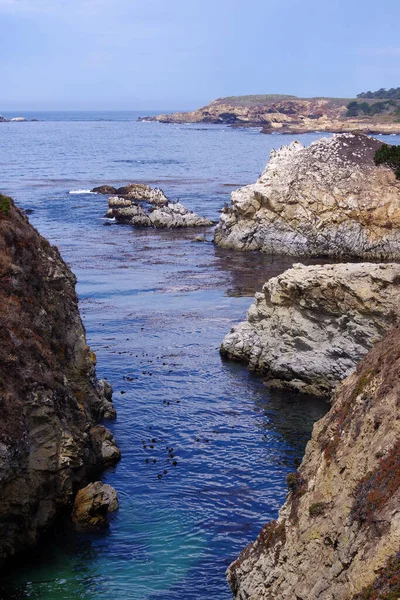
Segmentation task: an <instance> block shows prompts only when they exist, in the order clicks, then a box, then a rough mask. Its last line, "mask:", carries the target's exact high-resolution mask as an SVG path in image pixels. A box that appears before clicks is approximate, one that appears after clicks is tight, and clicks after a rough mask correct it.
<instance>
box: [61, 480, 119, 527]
mask: <svg viewBox="0 0 400 600" xmlns="http://www.w3.org/2000/svg"><path fill="white" fill-rule="evenodd" d="M117 509H118V494H117V492H116V491H115V490H114V488H112V487H111V486H110V485H107V484H105V483H102V482H101V481H95V482H94V483H90V484H89V485H87V486H86V487H84V488H82V489H81V490H79V492H78V493H77V495H76V498H75V502H74V510H73V513H72V520H73V522H74V524H75V527H76V528H77V529H79V530H80V531H93V530H96V529H100V528H102V527H106V526H107V525H108V515H109V513H112V512H114V511H116V510H117Z"/></svg>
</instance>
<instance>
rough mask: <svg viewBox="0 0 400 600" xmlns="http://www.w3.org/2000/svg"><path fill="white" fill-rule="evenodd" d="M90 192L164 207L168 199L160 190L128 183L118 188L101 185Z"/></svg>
mask: <svg viewBox="0 0 400 600" xmlns="http://www.w3.org/2000/svg"><path fill="white" fill-rule="evenodd" d="M92 192H95V193H97V194H106V195H108V196H109V195H115V196H117V197H119V198H123V199H125V200H131V201H134V202H148V203H149V204H155V205H156V206H166V205H167V204H168V198H167V196H166V195H165V194H164V192H163V191H162V190H161V189H160V188H151V187H150V186H148V185H144V184H143V183H130V184H129V185H125V186H123V187H120V188H114V187H112V186H111V185H101V186H100V187H95V188H93V189H92Z"/></svg>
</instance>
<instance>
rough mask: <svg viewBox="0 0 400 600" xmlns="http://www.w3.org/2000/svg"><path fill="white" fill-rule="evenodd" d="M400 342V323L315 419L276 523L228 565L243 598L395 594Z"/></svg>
mask: <svg viewBox="0 0 400 600" xmlns="http://www.w3.org/2000/svg"><path fill="white" fill-rule="evenodd" d="M399 349H400V329H399V328H398V327H396V328H394V329H391V330H390V331H389V332H388V334H387V336H386V337H385V338H384V339H383V340H382V341H381V342H378V344H377V345H376V346H375V347H374V348H373V349H372V350H371V351H370V352H369V353H368V354H367V355H366V357H365V358H364V359H363V361H362V362H361V363H360V364H359V366H358V367H357V371H356V373H354V374H353V375H351V376H350V377H349V378H348V379H346V380H345V382H344V383H343V385H342V386H341V387H340V388H339V390H338V392H337V394H336V396H335V398H334V401H333V406H332V408H331V410H330V412H329V413H328V414H327V415H326V417H324V418H323V419H321V420H320V421H318V422H317V423H316V424H315V426H314V430H313V434H312V439H311V441H310V442H309V443H308V445H307V449H306V453H305V457H304V459H303V461H302V464H301V465H300V467H299V470H298V471H297V472H295V473H292V474H290V475H289V476H288V478H287V482H288V496H287V500H286V503H285V505H284V506H283V507H282V509H281V510H280V512H279V517H278V519H277V521H272V522H270V523H268V524H267V525H265V527H264V528H263V529H262V531H261V532H260V535H259V536H258V538H257V540H256V541H255V542H254V543H252V544H250V545H249V546H248V547H247V548H246V549H244V550H243V552H242V553H241V554H240V556H239V557H238V559H237V560H236V561H234V562H233V563H232V564H231V565H230V567H229V569H228V573H227V574H228V581H229V584H230V586H231V589H232V591H233V593H234V597H235V598H237V599H238V600H244V599H245V598H246V599H247V600H269V599H270V598H282V600H289V599H292V598H297V599H299V600H366V599H368V598H373V599H374V600H377V599H379V598H381V599H383V598H397V596H398V589H399V588H398V575H399V569H400V560H399V544H400V496H399V494H400V478H399V472H400V471H399V468H400V466H399V440H400V428H399V419H398V390H399V372H400V371H399V366H400V365H399V360H400V358H399Z"/></svg>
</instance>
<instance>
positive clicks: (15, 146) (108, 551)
mask: <svg viewBox="0 0 400 600" xmlns="http://www.w3.org/2000/svg"><path fill="white" fill-rule="evenodd" d="M26 116H29V117H37V118H40V119H41V121H39V122H33V123H3V124H0V139H1V144H0V167H1V172H2V186H1V188H2V189H1V191H3V192H5V193H9V194H11V195H12V196H14V197H15V199H16V200H17V202H18V203H19V205H20V206H22V207H23V208H25V209H29V210H30V211H32V213H31V214H30V220H31V222H32V223H33V224H34V225H35V226H36V227H37V228H38V229H39V231H40V232H41V233H42V234H43V235H45V236H46V237H48V238H49V239H50V240H51V242H52V243H53V244H56V245H58V246H59V248H60V250H61V253H62V255H63V257H64V259H65V260H66V261H67V262H68V264H69V265H70V266H71V267H72V269H73V270H74V272H75V273H76V274H77V276H78V288H77V289H78V293H79V298H80V309H81V313H82V317H83V320H84V323H85V326H86V329H87V338H88V343H89V344H90V346H91V347H92V349H93V350H95V351H96V353H97V358H98V367H97V370H98V375H99V376H101V377H104V376H105V377H107V378H108V379H109V380H110V381H111V383H112V384H113V386H114V390H115V393H114V401H115V405H116V408H117V411H118V418H117V420H116V421H115V422H114V423H111V424H110V427H111V429H112V430H113V432H114V434H115V437H116V438H117V440H118V443H119V445H120V448H121V451H122V461H121V463H120V464H119V465H118V466H117V467H116V468H115V469H114V470H112V471H109V472H106V473H105V474H104V477H103V480H104V481H106V482H107V483H110V484H111V485H113V486H114V487H115V488H116V489H117V490H118V492H119V496H120V509H119V511H118V512H117V514H116V515H115V517H114V518H113V519H112V521H111V524H110V528H109V530H108V531H106V532H103V533H100V534H96V535H93V536H82V535H76V534H74V533H73V532H71V531H69V530H68V529H67V530H65V529H62V530H61V529H59V528H57V529H56V530H55V531H54V532H52V535H51V536H50V537H49V538H48V539H46V540H44V541H43V543H42V544H41V545H40V546H39V548H38V549H37V551H36V552H35V553H34V555H33V556H32V555H31V556H29V557H25V558H24V559H23V560H21V561H20V562H19V565H18V567H14V568H13V570H12V571H11V572H10V573H9V574H8V576H5V577H3V579H2V580H1V581H0V596H1V597H2V598H5V599H8V600H11V599H14V600H20V599H25V598H33V599H44V600H50V599H51V600H61V599H65V600H72V599H76V598H82V599H90V600H92V599H102V600H111V599H113V600H114V599H115V598H118V597H119V598H121V599H129V600H131V599H132V600H133V599H134V600H156V599H162V600H175V599H179V600H198V599H200V598H207V599H215V600H228V599H229V598H231V593H230V590H229V588H228V586H227V584H226V581H225V574H224V573H225V570H226V567H227V566H228V564H229V563H230V561H231V560H233V559H234V558H235V557H236V556H237V555H238V553H239V552H240V550H241V549H242V548H243V547H244V546H245V545H246V544H247V543H249V542H250V541H252V540H253V539H254V538H255V537H256V535H257V533H258V531H259V529H260V528H261V527H262V526H263V525H264V524H265V523H266V522H267V521H268V520H269V519H272V518H274V517H276V515H277V512H278V509H279V507H280V506H281V504H282V502H283V501H284V499H285V494H286V484H285V478H286V474H287V473H288V472H290V471H292V470H293V469H294V468H295V461H296V460H298V459H299V458H301V457H302V455H303V452H304V447H305V444H306V442H307V440H308V439H309V436H310V432H311V428H312V425H313V423H314V422H315V420H317V419H318V418H320V417H321V416H322V415H323V414H324V413H325V411H326V408H327V407H326V405H325V404H324V403H323V402H321V401H318V400H315V399H311V398H304V397H301V396H294V395H290V394H288V393H287V392H277V391H275V392H273V391H269V390H268V389H267V388H266V387H265V386H264V385H263V384H262V381H261V380H260V379H259V378H257V377H255V376H254V375H252V374H251V373H249V372H248V371H247V370H246V368H244V367H243V366H241V365H238V364H234V363H230V362H226V361H224V360H222V359H221V357H220V355H219V352H218V347H219V345H220V343H221V340H222V338H223V336H224V335H225V334H226V333H227V332H228V331H229V329H230V328H231V327H232V325H233V324H234V323H237V322H238V321H240V320H243V318H244V317H245V314H246V310H247V309H248V307H249V306H250V303H251V301H252V296H253V295H254V292H255V291H256V290H259V289H260V288H261V286H262V284H263V283H264V282H265V280H267V279H268V278H269V277H271V276H273V275H276V274H277V273H279V272H281V271H283V270H284V269H285V268H287V267H288V266H290V265H291V264H292V262H294V261H296V259H291V258H290V257H286V258H272V257H269V256H262V257H259V256H257V255H254V254H240V253H235V252H232V251H229V252H227V251H224V250H221V249H219V248H216V247H215V246H214V245H213V244H212V242H211V240H212V230H205V233H206V238H207V240H208V241H207V242H206V243H194V242H193V238H194V237H195V236H196V235H198V233H199V232H198V231H190V230H187V231H178V232H176V231H175V232H169V231H155V230H133V229H131V228H130V227H129V226H121V225H111V226H106V221H105V220H104V219H103V215H104V213H105V211H106V205H107V199H106V198H105V197H103V196H98V195H93V194H88V193H85V192H82V191H84V190H89V189H91V188H92V187H93V186H95V185H99V184H102V183H110V184H115V185H122V184H124V183H127V182H131V181H142V182H145V183H149V184H150V185H158V186H160V187H162V188H163V189H164V191H165V193H166V194H167V196H169V197H171V198H180V199H181V201H182V202H183V203H184V204H185V205H187V206H188V207H189V208H190V209H193V210H195V211H196V212H198V213H200V214H202V215H204V216H208V217H210V218H212V219H215V220H216V219H218V215H219V212H218V211H219V210H220V209H221V208H222V206H223V204H224V202H226V201H229V194H230V191H231V190H232V189H234V187H235V186H239V185H243V184H247V183H250V182H253V181H254V180H255V178H256V177H257V175H258V174H259V173H260V171H261V170H262V169H263V167H264V166H265V163H266V161H267V158H268V155H269V151H270V150H271V149H272V148H276V147H279V146H280V145H281V144H286V143H288V142H290V141H291V140H292V139H293V138H292V137H291V136H280V135H273V136H266V135H260V134H259V132H258V131H257V130H252V129H248V130H234V129H230V128H228V127H225V126H206V125H181V126H175V125H171V126H168V125H159V124H157V123H138V122H136V118H137V116H138V114H136V113H57V114H55V113H47V114H41V115H37V114H33V113H32V114H27V115H26ZM298 137H299V138H300V139H301V140H302V141H303V143H305V144H308V143H310V142H311V141H312V140H313V139H316V138H317V137H320V136H319V135H318V134H313V135H310V134H309V135H303V136H298ZM388 139H389V140H390V141H393V140H394V138H388ZM79 190H80V193H73V194H71V193H69V192H70V191H75V192H76V191H79ZM303 262H304V261H303ZM314 262H315V261H314ZM121 392H124V393H121ZM152 440H155V441H154V442H152ZM144 446H146V447H144ZM150 446H153V448H150ZM171 448H173V451H172V452H170V449H171ZM171 453H172V454H173V455H174V456H173V459H171V458H170V454H171ZM146 459H148V462H146ZM154 460H155V461H156V462H153V461H154ZM172 460H176V461H177V464H176V466H174V465H173V464H172ZM164 471H167V473H164ZM158 475H162V478H161V479H159V478H158Z"/></svg>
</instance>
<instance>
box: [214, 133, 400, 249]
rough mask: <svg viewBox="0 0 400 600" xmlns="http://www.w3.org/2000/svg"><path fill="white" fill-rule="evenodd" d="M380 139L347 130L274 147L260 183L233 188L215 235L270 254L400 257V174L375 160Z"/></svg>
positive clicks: (219, 240)
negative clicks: (304, 142)
mask: <svg viewBox="0 0 400 600" xmlns="http://www.w3.org/2000/svg"><path fill="white" fill-rule="evenodd" d="M380 146H381V142H379V141H378V140H375V139H374V138H370V137H368V136H366V135H352V134H343V135H336V136H333V138H331V139H320V140H317V141H316V142H313V143H312V144H311V145H310V146H309V147H308V148H304V147H303V146H302V145H301V144H300V143H299V142H293V143H292V144H290V146H288V147H283V148H281V149H280V150H278V151H272V152H271V158H270V161H269V163H268V164H267V166H266V169H265V170H264V172H263V173H262V175H261V177H260V179H259V180H258V181H257V183H256V184H254V185H249V186H246V187H244V188H241V189H239V190H237V191H235V192H233V193H232V196H231V206H230V207H225V209H224V210H223V212H222V214H221V218H220V222H219V224H218V225H217V227H216V229H215V242H216V243H217V244H219V245H220V246H223V247H226V248H235V249H238V250H260V251H262V252H266V253H270V254H291V255H299V256H333V257H361V258H367V259H368V258H369V259H374V260H375V259H378V260H386V259H388V260H394V259H398V258H400V181H399V180H397V179H396V176H395V174H394V172H393V171H392V170H391V169H390V168H388V167H384V166H379V167H377V166H375V164H374V155H375V152H376V150H377V149H378V148H380Z"/></svg>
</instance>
